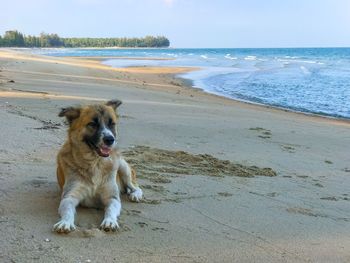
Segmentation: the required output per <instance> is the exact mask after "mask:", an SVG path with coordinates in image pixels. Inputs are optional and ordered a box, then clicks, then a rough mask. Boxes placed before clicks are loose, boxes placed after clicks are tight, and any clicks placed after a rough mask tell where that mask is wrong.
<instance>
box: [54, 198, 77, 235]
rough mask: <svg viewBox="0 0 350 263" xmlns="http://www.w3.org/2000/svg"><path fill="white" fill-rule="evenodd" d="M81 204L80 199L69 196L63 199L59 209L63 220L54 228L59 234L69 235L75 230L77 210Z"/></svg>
mask: <svg viewBox="0 0 350 263" xmlns="http://www.w3.org/2000/svg"><path fill="white" fill-rule="evenodd" d="M78 204H79V199H77V198H74V197H71V196H67V197H63V198H62V200H61V203H60V206H59V208H58V212H59V214H60V216H61V220H60V221H58V223H56V224H55V225H54V226H53V228H54V230H55V231H56V232H58V233H69V232H71V231H73V230H75V225H74V215H75V208H76V207H77V205H78Z"/></svg>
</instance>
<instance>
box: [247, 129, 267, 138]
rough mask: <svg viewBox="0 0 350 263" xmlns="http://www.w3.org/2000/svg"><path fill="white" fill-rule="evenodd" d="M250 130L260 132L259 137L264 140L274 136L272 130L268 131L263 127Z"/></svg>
mask: <svg viewBox="0 0 350 263" xmlns="http://www.w3.org/2000/svg"><path fill="white" fill-rule="evenodd" d="M249 130H250V131H256V132H258V133H259V135H258V137H259V138H262V139H269V138H271V136H272V133H271V131H270V130H267V129H264V128H261V127H254V128H249Z"/></svg>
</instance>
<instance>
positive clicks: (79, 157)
mask: <svg viewBox="0 0 350 263" xmlns="http://www.w3.org/2000/svg"><path fill="white" fill-rule="evenodd" d="M120 104H121V101H119V100H112V101H108V102H107V103H106V104H95V105H88V106H79V107H68V108H64V109H62V110H61V112H60V113H59V116H60V117H66V119H67V121H68V123H69V130H68V138H67V141H66V142H65V144H64V145H63V146H62V148H61V150H60V151H59V153H58V155H57V180H58V184H59V186H60V188H61V190H62V197H61V202H60V206H59V209H58V212H59V214H60V216H61V220H60V221H59V222H58V223H56V224H55V225H54V230H55V231H57V232H59V233H62V232H63V233H68V232H70V231H73V230H75V225H74V215H75V212H76V207H77V206H78V205H79V204H80V205H82V206H86V207H101V206H104V207H105V215H104V219H103V221H102V223H101V226H100V228H101V229H103V230H105V231H109V230H112V231H115V230H117V229H118V228H119V225H118V221H117V219H118V216H119V215H120V210H121V203H120V196H119V195H120V192H126V193H128V195H129V198H130V200H131V201H134V202H139V201H140V200H141V199H142V190H141V189H140V188H139V187H138V186H137V182H136V176H135V171H134V170H132V169H131V168H130V166H129V164H128V163H127V162H126V161H125V160H124V159H123V158H122V156H121V155H120V153H119V152H118V150H117V129H116V124H117V121H118V115H117V112H116V110H117V107H118V106H120Z"/></svg>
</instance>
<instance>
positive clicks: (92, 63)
mask: <svg viewBox="0 0 350 263" xmlns="http://www.w3.org/2000/svg"><path fill="white" fill-rule="evenodd" d="M1 51H5V52H6V51H10V53H11V51H14V52H18V50H17V48H13V49H12V48H0V56H1ZM18 53H19V57H20V58H23V57H22V56H21V55H29V57H34V58H35V57H38V58H39V60H40V58H41V57H43V58H44V59H43V61H47V60H45V59H49V60H52V61H50V62H51V63H60V62H61V63H67V64H72V65H73V66H83V67H93V68H101V69H105V70H111V71H117V72H128V73H146V74H162V75H170V76H171V77H172V78H173V79H177V80H179V81H180V82H181V85H182V86H184V87H185V88H187V89H189V90H195V91H200V92H201V93H203V95H208V96H213V97H215V98H219V99H222V100H225V101H229V102H232V103H237V104H241V105H242V106H244V105H246V106H252V107H257V108H262V109H266V110H274V111H277V112H281V113H287V114H295V115H297V116H303V117H308V118H315V119H318V120H323V121H330V122H332V123H336V122H339V123H342V124H346V125H348V124H350V119H348V118H342V117H334V116H331V115H322V114H317V113H313V112H303V111H297V110H293V109H290V108H283V107H278V106H273V105H268V104H260V103H257V102H252V101H245V100H239V99H235V98H230V97H228V96H224V95H221V94H217V93H215V92H210V91H205V90H204V89H203V88H200V87H195V86H193V85H194V81H193V80H191V79H187V78H184V77H181V76H179V75H180V74H183V73H187V72H190V71H196V70H201V69H200V68H196V67H162V66H157V67H152V66H142V67H139V66H131V67H123V68H118V67H112V66H109V65H105V64H103V63H102V62H103V61H104V60H108V57H107V59H103V58H104V57H96V58H95V57H89V58H86V57H69V56H67V57H64V56H61V57H56V56H45V55H37V54H32V53H22V52H18ZM55 59H57V60H62V61H55ZM113 59H115V58H113ZM123 59H130V60H133V59H137V60H138V59H139V58H133V57H123ZM144 59H145V60H153V58H144ZM158 59H159V60H168V59H167V58H156V60H158ZM72 62H73V63H72ZM74 62H76V63H74ZM85 62H86V63H88V64H87V65H86V64H85ZM126 82H128V81H126ZM130 83H132V82H130ZM143 85H151V86H152V85H155V86H160V87H161V86H164V87H167V86H168V87H171V86H172V87H173V88H176V87H179V86H178V84H175V85H174V84H171V83H170V85H159V84H156V83H147V84H146V83H143Z"/></svg>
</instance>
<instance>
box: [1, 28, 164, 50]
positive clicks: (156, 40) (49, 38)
mask: <svg viewBox="0 0 350 263" xmlns="http://www.w3.org/2000/svg"><path fill="white" fill-rule="evenodd" d="M169 45H170V41H169V39H167V38H166V37H164V36H157V37H154V36H146V37H143V38H136V37H133V38H126V37H121V38H90V37H73V38H62V37H60V36H58V35H57V34H46V33H41V34H40V36H31V35H24V34H22V33H21V32H18V31H17V30H9V31H6V32H5V34H4V35H2V36H1V35H0V47H130V48H132V47H169Z"/></svg>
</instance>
